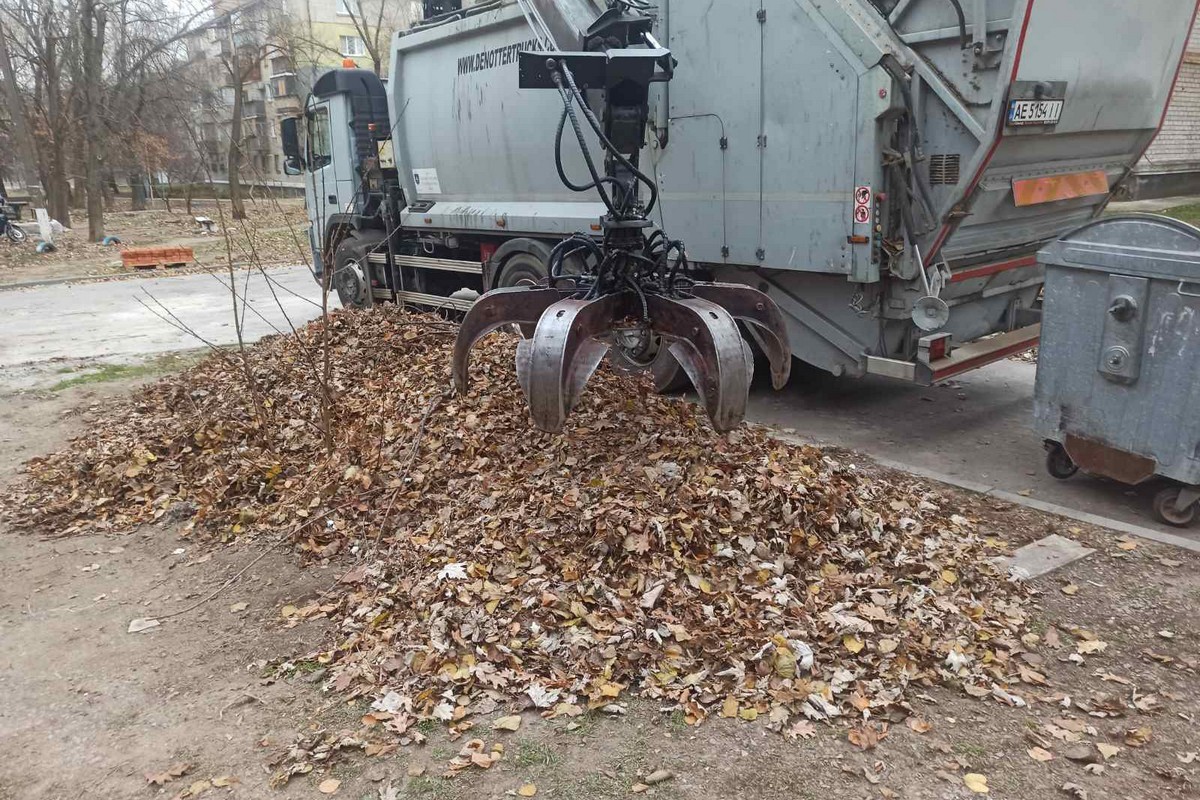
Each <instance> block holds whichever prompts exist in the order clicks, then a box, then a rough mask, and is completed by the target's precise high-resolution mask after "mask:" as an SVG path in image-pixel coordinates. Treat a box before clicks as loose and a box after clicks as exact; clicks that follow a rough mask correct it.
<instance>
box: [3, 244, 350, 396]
mask: <svg viewBox="0 0 1200 800" xmlns="http://www.w3.org/2000/svg"><path fill="white" fill-rule="evenodd" d="M266 276H269V277H265V276H264V275H263V274H260V273H253V272H252V273H241V274H240V275H239V276H238V285H237V291H238V294H239V296H244V297H245V298H247V300H248V301H249V307H248V309H247V310H246V311H245V313H244V315H243V320H244V321H243V325H242V332H243V337H244V339H245V340H246V341H255V340H257V339H259V338H260V337H262V336H265V335H267V334H271V333H275V332H278V331H287V330H288V321H289V320H290V321H291V323H292V324H294V325H297V326H299V325H301V324H303V323H305V322H308V321H309V320H311V319H314V318H315V317H318V316H320V314H321V308H320V301H321V291H320V287H319V286H318V285H317V284H316V282H315V281H314V280H313V278H312V275H311V274H310V273H309V271H308V269H307V268H306V267H302V266H300V267H287V268H282V269H272V270H267V271H266ZM330 303H331V307H335V306H336V304H337V298H336V297H331V298H330ZM172 314H173V315H174V316H175V317H176V318H177V323H176V324H175V325H172V324H170V323H169V322H167V321H165V320H164V319H163V317H166V318H168V319H169V318H170V316H171V315H172ZM180 326H183V327H187V328H190V329H191V330H192V331H194V332H195V334H196V335H193V334H191V333H187V332H186V331H184V330H181V329H180ZM197 336H199V337H202V338H203V339H205V340H207V341H209V342H211V343H212V344H215V345H228V344H234V343H236V342H237V327H236V326H235V324H234V316H233V297H232V294H231V292H230V289H229V286H228V278H227V276H225V275H210V274H199V275H180V276H168V277H162V278H150V279H130V280H115V281H104V282H95V283H61V284H56V285H50V286H41V287H36V288H29V289H13V290H8V291H0V391H4V390H12V389H22V388H35V387H38V386H40V385H44V384H45V383H46V380H47V376H48V375H52V374H54V373H55V372H56V371H57V370H61V369H63V368H64V367H69V366H86V365H88V364H92V363H122V362H124V363H128V362H136V361H140V360H142V359H145V358H146V357H147V356H151V355H154V354H158V353H164V352H171V351H178V350H189V349H194V348H197V347H204V346H205V345H204V343H203V342H202V341H201V340H200V339H199V338H197ZM51 382H53V381H51Z"/></svg>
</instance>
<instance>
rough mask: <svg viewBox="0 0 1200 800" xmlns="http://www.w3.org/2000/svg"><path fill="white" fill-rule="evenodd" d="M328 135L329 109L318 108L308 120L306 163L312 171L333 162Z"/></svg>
mask: <svg viewBox="0 0 1200 800" xmlns="http://www.w3.org/2000/svg"><path fill="white" fill-rule="evenodd" d="M330 138H331V137H330V135H329V108H328V107H327V106H318V107H317V108H316V109H314V110H313V114H312V116H311V117H310V118H309V120H308V163H309V168H310V169H313V170H318V169H321V168H322V167H324V166H327V165H328V164H329V162H330V161H331V160H333V153H332V150H331V147H330Z"/></svg>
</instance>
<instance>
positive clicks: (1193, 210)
mask: <svg viewBox="0 0 1200 800" xmlns="http://www.w3.org/2000/svg"><path fill="white" fill-rule="evenodd" d="M1162 213H1163V214H1164V215H1165V216H1168V217H1174V218H1175V219H1177V220H1179V221H1180V222H1186V223H1188V224H1189V225H1196V226H1198V227H1200V203H1192V204H1190V205H1186V206H1175V208H1168V209H1167V210H1166V211H1164V212H1162Z"/></svg>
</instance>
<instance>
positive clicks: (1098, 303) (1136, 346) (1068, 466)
mask: <svg viewBox="0 0 1200 800" xmlns="http://www.w3.org/2000/svg"><path fill="white" fill-rule="evenodd" d="M1039 260H1040V261H1041V262H1042V264H1043V265H1044V266H1045V267H1046V286H1045V300H1044V307H1043V317H1042V339H1041V345H1040V351H1039V356H1038V373H1037V388H1036V391H1035V397H1034V415H1035V425H1036V427H1037V431H1038V433H1039V434H1040V435H1042V436H1043V437H1044V438H1045V440H1046V442H1047V449H1048V450H1049V456H1048V458H1047V468H1048V469H1049V470H1050V473H1051V474H1052V475H1054V476H1055V477H1057V478H1063V479H1066V478H1069V477H1071V475H1073V474H1074V473H1075V472H1076V471H1077V470H1078V469H1082V470H1083V471H1085V472H1087V473H1090V474H1094V475H1101V476H1104V477H1108V478H1112V479H1114V480H1117V481H1121V482H1122V483H1126V484H1131V485H1136V484H1141V483H1144V482H1146V481H1148V480H1150V479H1152V478H1154V477H1156V476H1159V477H1161V478H1165V479H1167V480H1168V481H1169V485H1167V486H1166V487H1165V488H1164V489H1162V491H1160V492H1159V493H1158V495H1157V496H1156V497H1155V500H1154V512H1155V516H1157V517H1158V518H1159V519H1160V520H1162V521H1164V522H1167V523H1169V524H1171V525H1177V526H1181V527H1182V526H1186V525H1189V524H1190V523H1191V522H1192V521H1193V519H1194V518H1195V516H1196V512H1197V502H1198V501H1200V488H1198V487H1200V229H1197V228H1194V227H1192V226H1190V225H1187V224H1184V223H1182V222H1179V221H1177V220H1173V219H1169V218H1167V217H1160V216H1157V215H1150V214H1137V215H1129V216H1121V217H1111V218H1108V219H1101V220H1098V221H1096V222H1092V223H1089V224H1087V225H1084V226H1083V227H1082V228H1079V229H1077V230H1075V231H1073V232H1071V233H1069V234H1067V235H1066V236H1064V237H1062V238H1061V239H1059V240H1058V241H1057V242H1054V243H1053V244H1051V245H1049V246H1047V247H1046V248H1045V249H1043V250H1042V252H1041V253H1040V255H1039Z"/></svg>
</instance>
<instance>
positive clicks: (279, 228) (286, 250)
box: [0, 197, 310, 287]
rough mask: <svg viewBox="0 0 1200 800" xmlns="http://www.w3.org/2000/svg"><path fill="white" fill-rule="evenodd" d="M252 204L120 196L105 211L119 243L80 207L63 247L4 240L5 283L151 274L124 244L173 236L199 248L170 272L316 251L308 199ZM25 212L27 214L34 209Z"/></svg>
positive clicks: (1, 270)
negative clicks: (125, 257)
mask: <svg viewBox="0 0 1200 800" xmlns="http://www.w3.org/2000/svg"><path fill="white" fill-rule="evenodd" d="M125 205H126V206H127V202H126V203H125ZM246 211H247V213H248V214H249V219H248V220H245V221H242V222H235V221H234V220H233V218H232V215H231V211H230V206H229V203H228V202H227V201H222V202H221V208H220V209H218V208H217V203H216V201H213V200H196V201H194V202H193V208H192V213H191V214H188V213H187V212H186V211H185V209H184V204H183V203H182V202H181V201H172V203H171V210H170V211H167V210H166V209H164V208H156V209H154V210H150V211H128V210H123V209H122V206H121V204H118V207H117V210H114V211H112V212H111V213H108V214H106V215H105V218H104V222H105V230H106V232H107V233H108V234H109V235H110V236H116V237H118V238H119V239H120V240H121V243H120V244H119V245H112V246H104V245H101V244H97V243H94V242H89V241H87V218H86V216H85V215H83V214H82V213H81V214H80V216H79V217H78V219H76V220H73V222H74V226H75V227H73V228H71V229H69V230H67V231H66V232H64V233H63V234H61V235H60V236H58V237H57V238H56V239H55V242H54V244H55V247H56V248H57V249H56V250H55V252H53V253H43V254H39V253H38V252H37V251H36V249H35V246H36V244H37V237H36V236H32V235H31V236H30V237H29V239H27V240H26V241H25V243H24V244H20V245H17V244H13V243H12V242H10V241H8V240H7V239H3V240H0V287H2V286H6V285H12V284H18V283H27V282H32V281H53V280H76V279H81V278H105V277H108V278H111V277H122V276H130V275H133V276H138V275H145V274H147V271H143V270H137V271H131V270H128V269H125V268H124V267H123V266H122V265H121V252H120V251H121V249H122V248H125V247H152V246H157V245H167V244H170V245H179V246H183V247H190V248H192V249H193V251H194V252H195V256H196V260H195V263H193V264H190V265H187V266H184V267H173V268H170V269H169V270H168V271H169V272H171V273H176V272H198V271H208V270H212V269H218V268H223V267H227V266H228V265H229V262H230V256H231V255H232V260H233V263H234V264H235V265H243V264H246V263H254V262H258V263H261V264H262V266H265V267H269V266H278V265H283V264H296V263H300V262H303V261H306V260H307V259H308V258H310V255H309V254H308V239H307V233H306V231H307V226H308V222H307V217H306V215H305V212H304V201H303V200H300V199H277V198H274V197H264V198H257V199H253V200H250V201H248V202H247V204H246ZM26 216H27V219H26V220H25V221H28V218H31V216H32V212H30V213H29V214H27V215H26ZM196 217H207V218H209V219H211V220H213V222H214V226H213V231H214V232H213V233H211V234H210V233H205V232H204V229H203V228H202V226H201V225H200V223H198V222H197V221H196V219H195V218H196ZM222 219H223V220H224V224H222ZM226 230H227V231H228V232H229V236H228V237H226V236H225V231H226ZM148 272H154V270H149V271H148Z"/></svg>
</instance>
